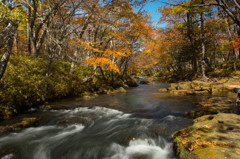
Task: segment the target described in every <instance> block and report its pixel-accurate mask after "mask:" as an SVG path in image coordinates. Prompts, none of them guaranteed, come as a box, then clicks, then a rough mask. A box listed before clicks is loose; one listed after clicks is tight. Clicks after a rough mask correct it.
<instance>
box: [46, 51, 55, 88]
mask: <svg viewBox="0 0 240 159" xmlns="http://www.w3.org/2000/svg"><path fill="white" fill-rule="evenodd" d="M49 56H50V57H49V60H48V65H47V70H46V75H45V83H44V91H47V90H48V79H49V73H50V68H51V65H52V61H53V57H52V55H51V54H50V55H49Z"/></svg>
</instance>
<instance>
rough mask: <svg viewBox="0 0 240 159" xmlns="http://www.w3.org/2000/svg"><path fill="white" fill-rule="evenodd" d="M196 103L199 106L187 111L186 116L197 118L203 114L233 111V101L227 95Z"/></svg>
mask: <svg viewBox="0 0 240 159" xmlns="http://www.w3.org/2000/svg"><path fill="white" fill-rule="evenodd" d="M195 104H196V106H197V107H198V108H197V109H195V110H193V111H191V112H188V113H186V116H188V117H191V118H197V117H200V116H203V115H210V114H217V113H232V101H231V100H230V99H229V98H226V97H212V98H209V99H207V100H205V101H202V102H198V103H195Z"/></svg>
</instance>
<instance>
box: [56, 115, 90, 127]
mask: <svg viewBox="0 0 240 159" xmlns="http://www.w3.org/2000/svg"><path fill="white" fill-rule="evenodd" d="M87 123H88V121H87V119H84V118H79V117H72V118H68V119H65V120H61V121H59V122H58V126H68V125H72V124H82V125H86V124H87Z"/></svg>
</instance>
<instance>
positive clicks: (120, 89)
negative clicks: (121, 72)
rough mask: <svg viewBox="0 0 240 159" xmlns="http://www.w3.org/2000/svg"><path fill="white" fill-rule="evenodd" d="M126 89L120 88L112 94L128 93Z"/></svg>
mask: <svg viewBox="0 0 240 159" xmlns="http://www.w3.org/2000/svg"><path fill="white" fill-rule="evenodd" d="M126 92H127V91H126V89H124V88H123V87H120V88H118V89H116V90H113V91H112V93H126Z"/></svg>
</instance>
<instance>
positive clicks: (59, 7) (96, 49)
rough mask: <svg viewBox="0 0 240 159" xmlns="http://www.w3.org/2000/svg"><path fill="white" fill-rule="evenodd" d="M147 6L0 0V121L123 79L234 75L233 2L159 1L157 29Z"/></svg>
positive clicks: (239, 41) (236, 20) (121, 1)
mask: <svg viewBox="0 0 240 159" xmlns="http://www.w3.org/2000/svg"><path fill="white" fill-rule="evenodd" d="M153 1H154V0H153ZM147 2H148V1H146V0H1V2H0V10H1V13H0V16H1V18H0V31H1V32H0V53H1V59H0V80H1V81H0V88H1V90H0V100H1V114H2V115H1V116H2V118H9V117H10V116H11V115H12V114H15V113H16V112H17V111H19V110H21V109H24V108H25V107H27V108H29V107H31V106H33V105H34V104H36V103H39V102H40V103H41V102H44V101H47V100H50V99H54V98H56V97H57V98H61V97H65V96H69V95H79V94H83V93H84V90H89V91H88V92H87V93H91V92H94V91H100V90H101V89H102V87H109V89H110V87H119V86H121V85H122V84H123V83H124V82H125V83H126V82H128V83H131V81H130V80H131V77H130V76H129V75H147V76H154V77H156V78H161V79H162V80H166V81H170V82H171V81H172V82H173V81H180V80H193V79H197V78H201V79H202V80H204V81H206V80H208V79H211V78H217V77H227V76H234V75H237V76H239V73H240V72H239V68H240V62H239V59H240V53H239V49H240V38H239V36H240V15H239V14H240V12H239V10H240V4H239V2H238V1H237V0H188V1H181V0H179V1H163V2H162V3H163V5H162V6H159V9H158V12H160V13H161V17H159V21H158V24H162V23H164V24H166V26H165V27H160V26H161V25H160V26H159V25H158V26H156V25H153V22H152V21H151V15H150V14H149V13H148V12H147V11H146V10H144V9H143V8H144V5H145V4H146V3H147ZM86 83H87V84H86ZM83 86H84V87H87V88H83ZM85 93H86V92H85Z"/></svg>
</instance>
